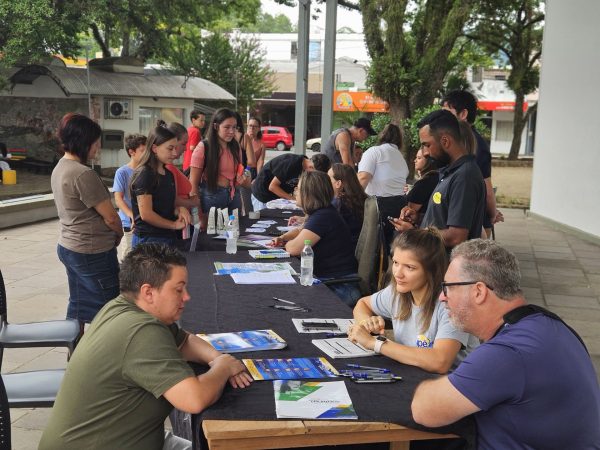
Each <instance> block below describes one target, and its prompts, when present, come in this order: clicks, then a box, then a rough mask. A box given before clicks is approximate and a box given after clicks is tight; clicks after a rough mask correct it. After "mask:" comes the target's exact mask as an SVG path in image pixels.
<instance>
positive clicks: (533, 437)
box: [412, 239, 600, 450]
mask: <svg viewBox="0 0 600 450" xmlns="http://www.w3.org/2000/svg"><path fill="white" fill-rule="evenodd" d="M520 280H521V275H520V272H519V265H518V262H517V259H516V257H515V256H514V255H513V254H512V253H510V252H509V251H507V250H505V249H503V248H502V247H500V246H499V245H498V244H497V243H496V242H494V241H487V240H485V241H484V240H481V239H475V240H472V241H467V242H465V243H462V244H460V245H459V246H457V247H456V248H455V249H454V250H453V251H452V260H451V263H450V266H449V267H448V271H447V272H446V275H445V280H444V283H442V287H443V290H442V294H441V295H440V301H442V302H445V303H446V307H447V308H448V310H449V313H450V319H451V320H452V322H453V323H454V325H455V326H456V327H457V328H460V329H462V330H464V331H466V332H468V333H472V334H474V335H475V336H477V337H479V338H480V339H482V341H484V343H483V344H482V345H480V346H479V347H478V348H476V349H475V350H474V351H473V352H472V353H470V354H469V355H468V356H467V358H466V359H465V360H464V361H463V362H462V364H461V365H460V366H458V368H457V369H456V370H455V371H454V372H453V373H451V374H450V375H448V376H445V377H441V378H438V379H436V380H431V381H426V382H423V383H422V384H420V385H419V386H418V387H417V390H416V391H415V396H414V398H413V402H412V412H413V417H414V419H415V421H416V422H417V423H420V424H423V425H425V426H429V427H438V426H443V425H447V424H449V423H452V422H455V421H457V420H458V419H460V418H462V417H465V416H467V415H469V414H474V418H475V420H476V422H477V427H478V448H479V449H500V448H502V449H505V448H506V449H508V448H510V449H533V448H536V449H557V450H558V449H566V448H568V449H598V448H600V388H599V386H598V380H597V379H596V374H595V372H594V367H593V365H592V362H591V360H590V357H589V355H588V353H587V351H586V349H585V347H584V346H583V344H582V342H580V340H579V337H578V336H577V335H576V334H575V333H574V332H573V331H571V330H570V329H569V328H568V327H567V326H566V325H565V324H564V323H563V322H562V321H560V320H559V319H558V320H557V318H551V317H549V316H548V315H546V314H544V313H542V312H532V313H531V314H529V315H524V316H523V317H522V318H521V319H520V320H519V319H518V318H516V317H515V315H516V313H517V311H514V310H516V309H517V308H519V307H522V306H524V305H526V304H527V303H526V301H525V298H524V297H523V294H522V292H521V289H520ZM511 312H512V314H509V313H511ZM506 315H508V316H506Z"/></svg>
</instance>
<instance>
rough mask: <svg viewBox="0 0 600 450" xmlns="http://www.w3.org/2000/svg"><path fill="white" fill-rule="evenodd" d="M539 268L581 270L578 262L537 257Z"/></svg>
mask: <svg viewBox="0 0 600 450" xmlns="http://www.w3.org/2000/svg"><path fill="white" fill-rule="evenodd" d="M535 260H536V262H537V264H538V266H546V267H562V268H567V269H581V265H580V264H579V261H577V260H568V259H561V258H560V257H559V258H545V257H540V256H539V255H536V258H535Z"/></svg>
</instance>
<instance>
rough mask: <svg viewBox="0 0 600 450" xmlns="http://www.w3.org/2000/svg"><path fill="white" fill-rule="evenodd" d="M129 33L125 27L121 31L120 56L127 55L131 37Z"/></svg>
mask: <svg viewBox="0 0 600 450" xmlns="http://www.w3.org/2000/svg"><path fill="white" fill-rule="evenodd" d="M130 36H131V35H130V33H129V30H128V29H126V30H125V31H123V38H122V39H123V42H122V44H123V48H122V49H121V56H129V48H130V43H131V37H130Z"/></svg>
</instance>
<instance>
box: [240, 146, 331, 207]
mask: <svg viewBox="0 0 600 450" xmlns="http://www.w3.org/2000/svg"><path fill="white" fill-rule="evenodd" d="M330 166H331V164H330V162H329V159H328V158H327V157H326V156H325V155H323V154H318V155H314V156H313V157H312V159H308V158H307V157H306V156H304V155H295V154H293V153H287V154H284V155H279V156H277V157H275V158H273V159H272V160H270V161H269V162H267V163H266V164H265V165H264V166H263V168H262V170H261V171H260V172H259V174H258V176H257V177H256V179H255V180H254V181H253V182H252V207H253V208H254V211H259V210H261V209H263V208H265V207H266V206H265V203H267V202H269V201H271V200H275V199H278V198H285V199H288V200H294V195H293V192H294V186H295V183H294V182H293V181H295V180H296V179H298V178H299V177H300V175H301V174H302V172H304V171H305V170H314V169H317V170H319V171H321V172H327V171H328V170H329V167H330Z"/></svg>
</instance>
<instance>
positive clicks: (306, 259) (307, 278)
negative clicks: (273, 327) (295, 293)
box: [300, 239, 315, 286]
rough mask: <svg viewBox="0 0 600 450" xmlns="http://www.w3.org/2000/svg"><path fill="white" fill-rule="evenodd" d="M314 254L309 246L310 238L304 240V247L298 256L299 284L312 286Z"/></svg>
mask: <svg viewBox="0 0 600 450" xmlns="http://www.w3.org/2000/svg"><path fill="white" fill-rule="evenodd" d="M314 259H315V254H314V252H313V249H312V247H311V246H310V239H307V240H305V241H304V248H303V249H302V255H301V256H300V284H301V285H302V286H312V284H313V260H314Z"/></svg>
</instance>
